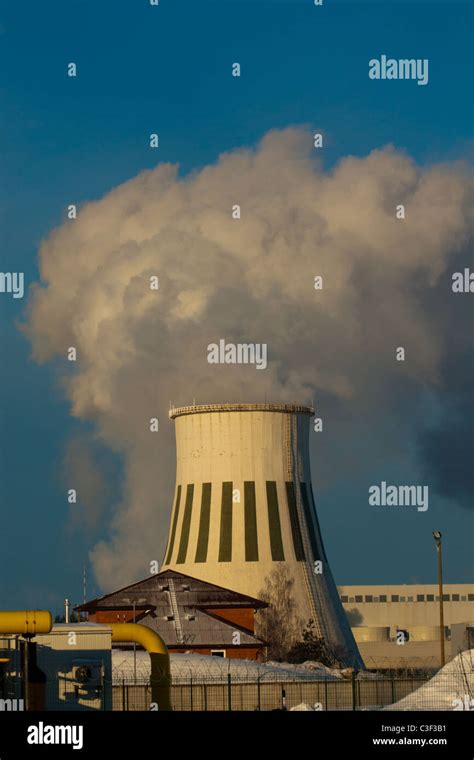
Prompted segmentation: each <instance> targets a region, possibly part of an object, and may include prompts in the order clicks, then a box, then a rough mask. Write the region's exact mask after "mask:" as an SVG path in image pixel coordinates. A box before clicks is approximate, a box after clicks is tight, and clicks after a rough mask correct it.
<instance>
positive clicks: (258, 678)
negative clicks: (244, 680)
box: [257, 674, 262, 712]
mask: <svg viewBox="0 0 474 760" xmlns="http://www.w3.org/2000/svg"><path fill="white" fill-rule="evenodd" d="M257 698H258V711H259V712H260V711H261V709H262V706H261V703H260V674H259V675H258V676H257Z"/></svg>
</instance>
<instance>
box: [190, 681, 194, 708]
mask: <svg viewBox="0 0 474 760" xmlns="http://www.w3.org/2000/svg"><path fill="white" fill-rule="evenodd" d="M190 685H191V712H193V709H194V708H193V677H192V676H191V681H190Z"/></svg>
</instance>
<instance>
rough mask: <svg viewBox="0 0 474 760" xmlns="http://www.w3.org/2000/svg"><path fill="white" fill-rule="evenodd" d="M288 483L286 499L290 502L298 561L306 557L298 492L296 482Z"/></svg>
mask: <svg viewBox="0 0 474 760" xmlns="http://www.w3.org/2000/svg"><path fill="white" fill-rule="evenodd" d="M285 485H286V500H287V502H288V512H289V515H290V524H291V535H292V536H293V547H294V550H295V557H296V559H297V561H298V562H302V561H303V560H304V559H305V556H304V548H303V539H302V537H301V529H300V521H299V520H298V510H297V507H296V493H295V484H294V483H292V482H288V483H285Z"/></svg>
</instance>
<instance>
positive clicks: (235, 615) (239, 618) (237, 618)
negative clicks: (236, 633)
mask: <svg viewBox="0 0 474 760" xmlns="http://www.w3.org/2000/svg"><path fill="white" fill-rule="evenodd" d="M206 611H207V612H209V614H211V615H217V616H218V617H220V618H223V619H224V620H227V621H228V622H229V623H232V624H233V625H236V626H238V627H239V628H245V629H246V630H247V631H251V632H252V633H255V613H254V611H253V609H248V608H236V607H229V608H227V609H225V608H223V607H219V608H218V609H214V608H209V609H208V610H206Z"/></svg>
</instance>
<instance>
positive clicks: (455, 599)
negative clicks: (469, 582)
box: [451, 594, 459, 602]
mask: <svg viewBox="0 0 474 760" xmlns="http://www.w3.org/2000/svg"><path fill="white" fill-rule="evenodd" d="M451 601H452V602H459V594H453V595H452V597H451Z"/></svg>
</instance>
